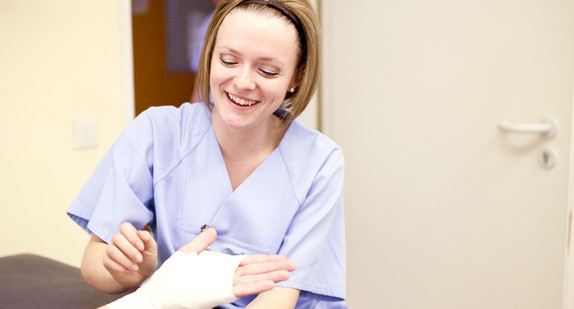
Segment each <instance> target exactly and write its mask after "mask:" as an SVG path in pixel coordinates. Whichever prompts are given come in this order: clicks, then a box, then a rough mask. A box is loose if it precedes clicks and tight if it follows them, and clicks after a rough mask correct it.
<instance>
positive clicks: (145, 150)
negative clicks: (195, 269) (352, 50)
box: [69, 0, 345, 308]
mask: <svg viewBox="0 0 574 309" xmlns="http://www.w3.org/2000/svg"><path fill="white" fill-rule="evenodd" d="M318 45H319V42H318V24H317V19H316V15H315V13H314V12H313V10H312V8H311V6H310V5H309V3H308V2H307V1H306V0H294V1H288V0H283V1H280V0H269V1H267V0H246V1H243V0H226V1H222V2H221V3H220V4H219V5H218V7H217V9H216V11H215V13H214V15H213V18H212V21H211V23H210V26H209V30H208V35H207V38H206V42H205V46H204V50H203V53H202V57H201V62H200V69H199V70H200V71H199V76H198V78H199V84H200V89H201V94H202V97H203V98H204V101H207V100H208V99H206V98H209V97H210V94H211V97H212V98H213V102H205V104H187V103H186V104H183V105H182V106H181V107H179V108H173V107H160V108H152V109H150V110H148V111H146V112H144V113H143V114H142V115H140V116H138V117H137V118H136V120H135V121H134V123H133V124H132V125H131V126H130V127H129V128H127V129H126V131H125V132H124V133H123V134H122V136H121V137H120V138H119V139H118V141H117V142H116V143H115V144H114V146H113V147H112V149H111V150H110V151H109V152H108V154H107V155H106V156H105V158H104V159H103V162H102V163H101V164H100V165H99V166H98V168H97V170H96V172H95V174H94V176H92V177H91V178H90V180H89V181H88V183H87V185H86V187H85V188H84V189H83V190H82V192H80V195H79V196H78V198H77V199H76V200H75V201H74V204H73V205H72V206H71V207H70V209H69V214H70V216H71V217H72V218H73V219H74V220H76V222H78V223H79V224H80V225H81V226H82V227H84V228H85V229H86V230H88V231H89V232H90V233H93V235H92V238H91V240H90V242H89V243H88V246H87V248H86V252H85V254H84V259H83V262H82V272H83V274H84V277H85V278H86V280H87V281H88V282H89V283H91V284H92V285H94V286H96V287H98V288H100V289H102V290H105V291H107V292H118V291H123V290H125V289H128V288H133V287H136V286H138V285H139V284H141V282H143V281H144V280H145V279H146V278H148V277H149V276H150V275H151V274H152V273H153V271H154V269H155V268H156V266H157V259H158V258H159V260H160V261H165V260H166V259H167V258H169V256H171V255H172V254H173V253H174V252H175V251H176V250H177V249H178V248H180V247H182V246H184V245H185V244H187V243H189V242H190V241H191V240H192V239H193V238H195V237H196V236H197V235H198V234H199V233H200V232H201V230H202V228H205V227H207V226H212V227H214V228H215V229H216V230H217V232H218V237H217V240H216V241H215V242H214V243H213V244H212V245H211V247H210V250H211V251H215V252H220V253H226V254H231V255H237V254H279V255H283V256H286V257H287V258H288V259H289V260H291V261H293V262H295V264H296V265H297V269H296V270H295V271H293V272H291V274H290V278H289V279H288V280H286V281H283V282H280V283H278V284H277V285H276V287H275V288H273V289H271V290H269V291H267V292H264V293H260V294H258V295H257V296H253V297H244V298H241V299H239V300H237V301H235V302H234V303H233V304H227V305H222V306H221V308H237V307H246V308H330V307H333V308H334V307H335V306H336V307H337V308H341V307H344V306H345V305H344V303H342V300H343V299H344V292H345V247H344V243H345V240H344V226H343V206H342V196H341V195H342V194H341V192H342V184H343V156H342V153H341V150H340V149H339V147H337V145H335V144H334V143H333V142H332V141H331V140H330V139H328V138H327V137H325V136H323V135H321V134H320V133H318V132H316V131H314V130H310V129H308V128H306V127H304V126H303V125H301V124H300V123H299V122H297V121H294V120H295V118H296V117H297V116H298V115H299V114H300V113H301V112H302V111H303V110H304V109H305V107H306V105H307V103H308V102H309V100H310V98H311V96H312V95H313V93H314V91H315V89H316V87H317V81H318V65H319V50H318ZM122 222H129V223H124V224H123V225H122ZM132 225H133V226H132ZM146 225H148V226H150V227H151V230H152V232H153V234H154V236H155V238H152V237H146V238H145V239H143V238H142V237H139V235H140V234H141V235H144V234H143V232H141V231H139V230H141V229H142V228H143V227H144V226H146ZM120 226H121V227H122V228H120ZM132 227H133V228H132ZM156 243H157V250H156V249H153V248H155V246H156ZM150 248H152V249H150ZM102 260H103V261H104V262H103V264H102V262H101V261H102ZM104 282H105V283H104Z"/></svg>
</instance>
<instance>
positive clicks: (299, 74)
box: [288, 63, 305, 94]
mask: <svg viewBox="0 0 574 309" xmlns="http://www.w3.org/2000/svg"><path fill="white" fill-rule="evenodd" d="M304 72H305V64H304V63H302V64H301V65H300V66H299V67H298V68H297V71H296V72H295V74H294V75H293V80H292V81H291V84H290V85H289V90H288V91H289V93H291V94H293V93H295V91H297V88H299V86H300V85H301V80H303V73H304Z"/></svg>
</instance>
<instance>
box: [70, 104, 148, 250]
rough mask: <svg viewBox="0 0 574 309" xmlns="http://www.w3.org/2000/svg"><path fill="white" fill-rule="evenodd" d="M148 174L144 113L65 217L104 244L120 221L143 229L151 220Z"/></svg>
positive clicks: (124, 134) (146, 122)
mask: <svg viewBox="0 0 574 309" xmlns="http://www.w3.org/2000/svg"><path fill="white" fill-rule="evenodd" d="M152 171H153V128H152V126H151V124H150V119H149V118H148V117H147V114H146V113H145V112H144V113H142V114H141V115H140V116H138V117H137V118H136V119H135V120H134V121H133V122H132V124H131V125H130V126H129V127H128V128H127V129H126V130H125V131H124V132H123V133H122V135H121V136H120V137H119V138H118V140H117V141H116V142H115V143H114V145H113V146H112V147H111V148H110V150H109V151H108V152H107V153H106V155H105V156H104V158H103V159H102V161H101V162H100V164H99V165H98V167H97V168H96V170H95V172H94V173H93V174H92V176H91V177H90V179H89V180H88V181H87V183H86V184H85V185H84V187H83V188H82V190H81V191H80V193H79V194H78V196H77V197H76V199H75V200H74V201H73V203H72V205H71V206H70V207H69V209H68V215H69V216H70V217H71V218H72V219H73V220H74V221H75V222H76V223H77V224H78V225H80V226H81V227H82V228H83V229H84V230H86V231H87V232H88V233H90V234H92V233H94V234H96V235H98V237H100V238H102V239H103V240H104V241H106V242H109V241H111V238H112V236H113V235H114V234H116V233H117V232H118V231H119V227H120V224H121V223H122V222H124V221H128V222H131V223H132V224H134V226H135V227H136V228H138V229H141V228H143V227H144V226H145V225H146V224H148V223H150V222H152V221H153V220H154V212H153V209H152V208H153V203H152V200H153V177H152Z"/></svg>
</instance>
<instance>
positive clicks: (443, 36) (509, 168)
mask: <svg viewBox="0 0 574 309" xmlns="http://www.w3.org/2000/svg"><path fill="white" fill-rule="evenodd" d="M321 10H322V22H323V32H324V42H323V43H324V45H323V47H324V50H323V53H324V55H325V63H324V72H323V73H324V75H323V88H322V95H321V102H322V108H323V117H324V118H323V125H324V130H325V131H326V133H327V134H328V135H330V136H331V137H332V138H333V139H334V140H335V141H336V142H338V143H339V144H340V145H341V146H342V148H343V151H344V153H345V158H346V182H345V208H346V217H347V234H348V239H347V247H348V283H347V284H348V298H349V304H350V305H351V307H352V308H412V309H415V308H416V309H420V308H425V309H434V308H436V309H446V308H453V309H454V308H456V309H461V308H464V309H471V308H476V309H494V308H501V309H502V308H504V309H508V308H519V309H528V308H532V309H534V308H536V309H540V308H561V307H562V304H563V296H564V293H563V288H564V277H565V266H564V264H565V262H566V258H565V253H566V234H567V226H568V222H567V217H568V215H567V214H568V203H569V202H568V195H569V186H568V183H569V161H570V149H571V144H570V137H571V127H570V126H571V118H572V92H573V75H574V71H573V60H574V1H571V0H527V1H524V0H502V1H501V0H467V1H459V0H442V1H425V0H401V1H395V0H372V1H368V0H363V1H346V0H328V1H322V3H321ZM546 117H551V118H553V119H555V121H556V123H557V128H558V129H557V132H558V134H557V135H556V136H554V137H551V138H549V137H546V136H543V135H542V134H519V133H503V132H502V131H501V130H499V128H498V123H500V122H502V121H510V122H512V123H523V122H532V123H536V122H538V121H541V120H543V119H544V118H546ZM545 149H548V152H547V153H546V157H545V158H546V159H550V160H551V159H553V158H556V160H557V161H556V165H555V166H554V167H552V168H546V167H543V166H542V165H541V164H540V163H539V162H538V157H539V156H542V152H543V151H544V150H545ZM553 156H555V157H553ZM542 158H544V156H543V157H542Z"/></svg>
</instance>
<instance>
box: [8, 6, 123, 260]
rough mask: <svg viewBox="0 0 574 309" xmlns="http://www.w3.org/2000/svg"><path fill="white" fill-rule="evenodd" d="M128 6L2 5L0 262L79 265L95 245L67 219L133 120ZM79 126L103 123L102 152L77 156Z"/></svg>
mask: <svg viewBox="0 0 574 309" xmlns="http://www.w3.org/2000/svg"><path fill="white" fill-rule="evenodd" d="M122 3H125V1H91V0H58V1H36V0H2V1H0V46H1V47H0V68H1V69H0V145H2V151H0V196H1V200H0V210H1V215H0V231H1V233H2V238H1V239H2V240H0V256H6V255H12V254H18V253H25V252H27V253H36V254H41V255H44V256H47V257H51V258H54V259H57V260H60V261H63V262H66V263H69V264H73V265H79V262H80V258H81V254H82V251H83V247H84V245H85V243H86V241H87V240H88V236H87V234H86V233H84V232H83V231H82V230H81V229H80V228H78V227H77V226H76V225H75V223H73V222H72V221H71V220H70V219H68V217H67V215H66V209H67V207H68V206H69V204H70V203H71V202H72V200H73V199H74V197H75V195H76V194H77V193H78V192H79V190H80V188H81V186H82V185H83V184H84V182H85V181H86V179H87V178H88V177H89V175H90V174H91V172H92V171H93V169H94V168H95V166H96V165H97V163H98V162H99V160H100V158H101V157H102V156H103V154H104V152H105V150H106V149H107V148H108V147H109V146H110V145H111V143H112V142H113V141H114V140H115V138H116V137H117V136H118V134H119V133H120V131H121V129H122V128H123V125H124V123H125V119H127V117H129V115H127V117H126V110H127V113H128V114H129V111H130V108H125V105H124V104H123V103H122V101H125V99H124V98H127V99H128V100H129V98H130V97H131V94H130V93H125V92H122V80H123V79H124V78H125V77H126V76H128V77H129V74H123V72H122V70H121V68H122V56H121V52H120V51H121V44H122V41H121V40H120V35H121V31H120V30H121V28H122V27H121V25H120V17H119V15H120V12H121V7H120V6H121V5H123V4H122ZM124 44H125V43H124ZM127 106H129V105H127ZM124 109H126V110H124ZM131 109H133V107H131ZM80 116H97V117H99V127H100V130H99V146H98V147H96V148H91V149H86V150H79V151H76V150H74V147H73V143H72V119H74V118H76V117H80Z"/></svg>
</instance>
